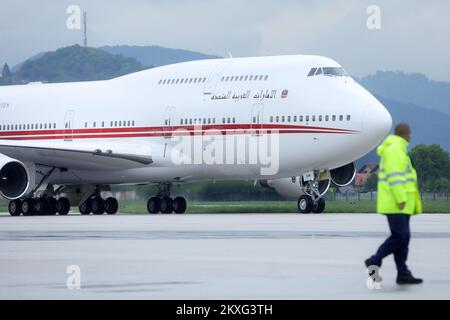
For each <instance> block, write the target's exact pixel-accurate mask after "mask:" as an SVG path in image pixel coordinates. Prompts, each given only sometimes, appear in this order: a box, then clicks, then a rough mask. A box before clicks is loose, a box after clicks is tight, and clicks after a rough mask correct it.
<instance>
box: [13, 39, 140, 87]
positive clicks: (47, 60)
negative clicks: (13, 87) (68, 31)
mask: <svg viewBox="0 0 450 320" xmlns="http://www.w3.org/2000/svg"><path fill="white" fill-rule="evenodd" d="M147 68H148V67H145V66H144V65H142V64H141V63H139V62H137V61H136V60H135V59H134V58H130V57H125V56H123V55H120V54H111V53H108V52H105V51H103V50H99V49H96V48H85V47H81V46H79V45H74V46H70V47H65V48H61V49H58V50H56V51H51V52H47V53H45V54H43V55H42V56H40V57H38V58H37V59H31V60H27V61H25V62H24V63H23V64H22V65H21V66H20V68H19V69H18V70H17V71H16V72H15V73H14V75H13V82H14V83H26V82H31V81H42V82H71V81H90V80H107V79H111V78H115V77H118V76H121V75H125V74H128V73H132V72H136V71H140V70H144V69H147Z"/></svg>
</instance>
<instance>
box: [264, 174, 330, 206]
mask: <svg viewBox="0 0 450 320" xmlns="http://www.w3.org/2000/svg"><path fill="white" fill-rule="evenodd" d="M302 179H303V178H302V177H301V176H299V177H292V178H281V179H275V180H259V184H260V185H261V186H262V187H264V188H271V189H274V190H275V191H276V192H277V193H278V194H279V195H281V196H282V197H284V198H286V199H295V200H297V199H298V197H300V196H301V195H303V194H305V192H304V189H303V180H302ZM329 187H330V180H329V179H325V180H321V181H319V188H318V189H319V191H320V193H321V194H325V193H326V192H327V191H328V188H329Z"/></svg>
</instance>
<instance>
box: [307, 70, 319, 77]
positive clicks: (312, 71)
mask: <svg viewBox="0 0 450 320" xmlns="http://www.w3.org/2000/svg"><path fill="white" fill-rule="evenodd" d="M316 70H317V68H312V69H311V70H309V73H308V77H311V76H313V75H314V73H315V72H316Z"/></svg>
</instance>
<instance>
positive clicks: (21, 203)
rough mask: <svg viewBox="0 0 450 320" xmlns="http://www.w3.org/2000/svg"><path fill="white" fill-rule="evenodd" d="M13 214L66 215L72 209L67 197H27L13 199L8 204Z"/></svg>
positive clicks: (10, 212)
mask: <svg viewBox="0 0 450 320" xmlns="http://www.w3.org/2000/svg"><path fill="white" fill-rule="evenodd" d="M8 209H9V214H10V215H11V216H20V215H21V214H22V215H24V216H45V215H56V214H59V215H60V216H65V215H67V214H68V213H69V211H70V202H69V199H67V198H64V197H63V198H59V199H58V200H56V198H54V197H39V198H26V199H23V200H13V201H11V202H10V203H9V206H8Z"/></svg>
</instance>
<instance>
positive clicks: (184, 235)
mask: <svg viewBox="0 0 450 320" xmlns="http://www.w3.org/2000/svg"><path fill="white" fill-rule="evenodd" d="M386 236H388V233H387V232H376V231H339V232H337V231H336V232H333V231H326V232H322V231H317V232H316V231H245V230H243V231H229V230H217V231H176V230H171V231H167V230H156V231H155V230H149V231H133V232H128V231H120V230H117V231H47V232H45V233H42V232H39V231H0V241H55V240H64V241H66V240H85V241H92V240H114V239H117V240H119V239H120V240H174V239H185V240H194V239H339V238H386ZM412 236H413V237H414V238H422V239H449V238H450V232H413V234H412Z"/></svg>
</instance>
